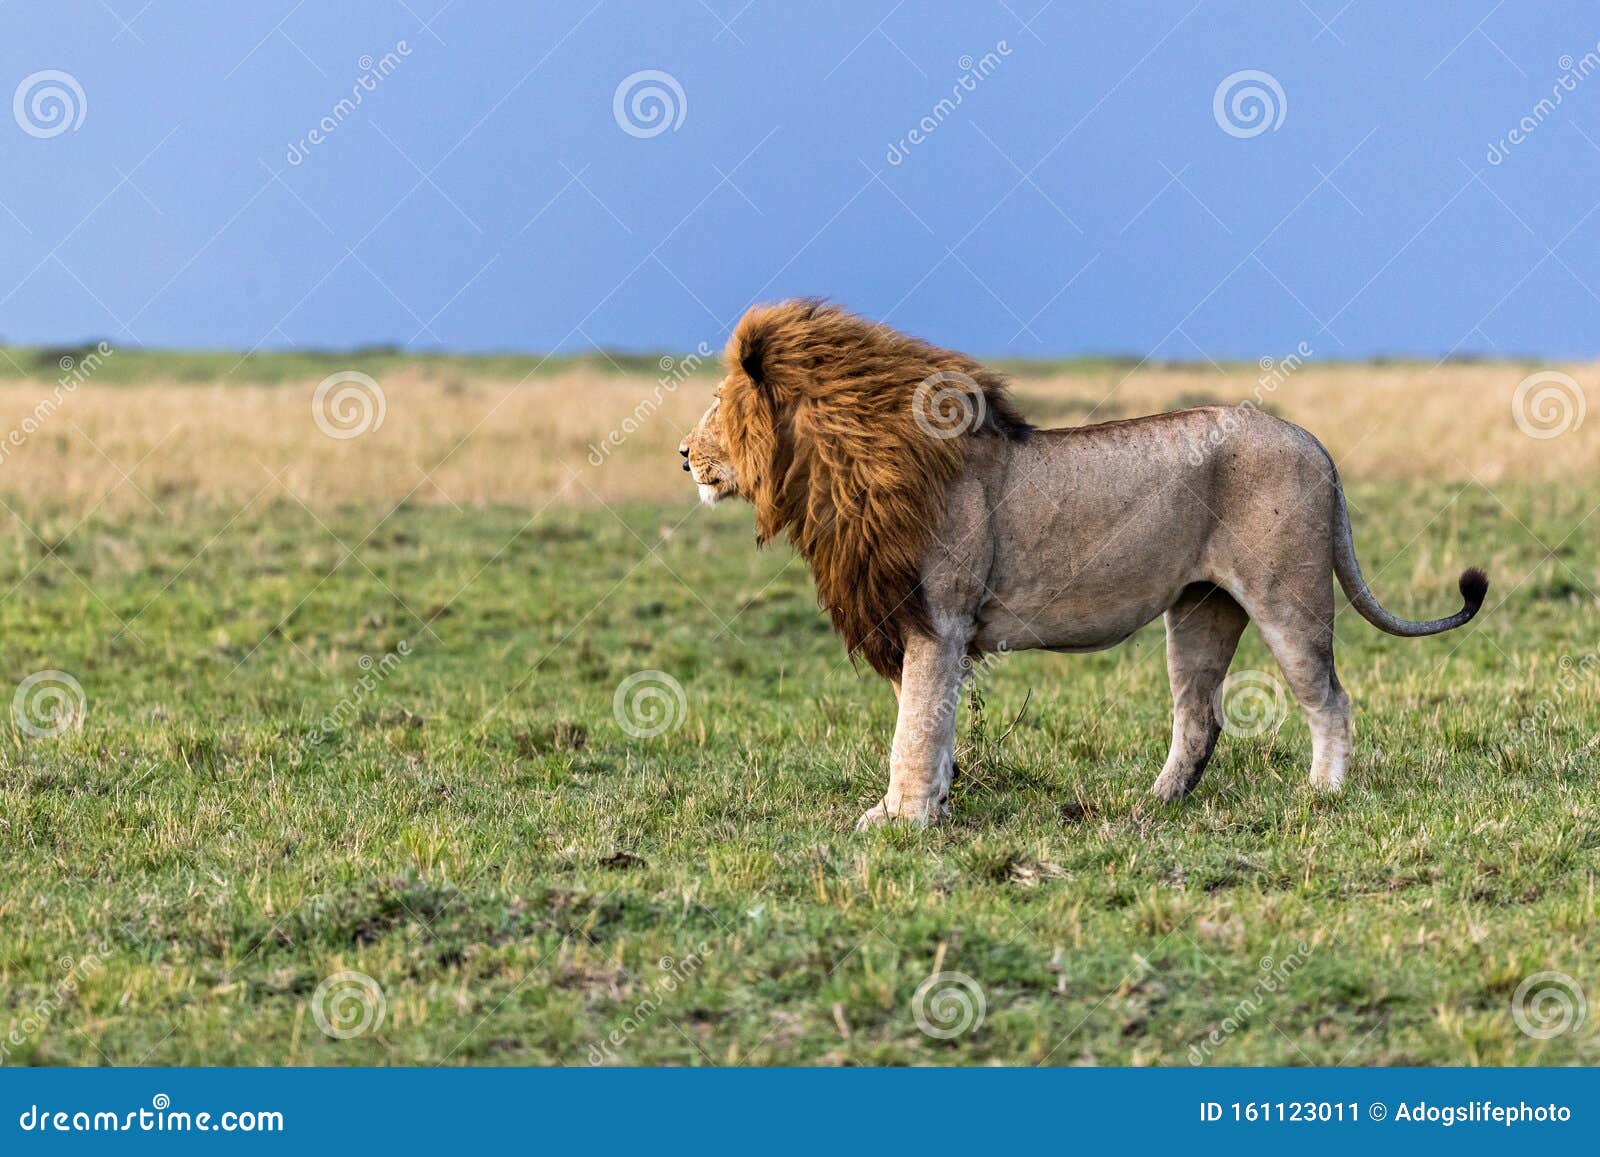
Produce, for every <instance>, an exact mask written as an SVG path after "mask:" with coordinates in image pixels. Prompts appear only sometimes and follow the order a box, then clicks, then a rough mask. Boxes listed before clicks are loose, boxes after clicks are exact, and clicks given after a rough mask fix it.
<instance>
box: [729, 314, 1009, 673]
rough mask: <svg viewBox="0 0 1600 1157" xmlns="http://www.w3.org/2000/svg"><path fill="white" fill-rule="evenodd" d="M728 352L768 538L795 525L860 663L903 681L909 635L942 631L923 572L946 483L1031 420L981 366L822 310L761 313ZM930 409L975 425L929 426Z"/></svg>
mask: <svg viewBox="0 0 1600 1157" xmlns="http://www.w3.org/2000/svg"><path fill="white" fill-rule="evenodd" d="M726 359H727V367H728V379H727V380H726V382H725V383H724V385H723V389H722V400H721V404H720V408H719V419H720V422H721V430H722V436H723V439H724V441H725V443H726V445H727V448H728V453H729V455H730V457H731V458H732V461H733V465H734V468H735V470H736V472H737V475H738V482H739V489H740V491H741V492H742V493H743V495H744V497H746V498H748V499H749V500H750V501H751V502H752V503H753V504H754V505H755V509H756V539H757V541H758V542H762V543H764V542H766V541H768V540H769V539H771V538H772V537H774V536H775V535H777V534H778V533H779V532H780V531H782V532H787V534H788V537H789V541H790V542H791V543H793V544H794V547H795V549H796V550H797V551H799V553H800V555H801V556H802V557H803V558H805V560H806V561H807V562H808V563H809V564H810V566H811V572H812V575H813V577H814V578H815V580H816V585H817V601H818V602H819V603H820V604H821V606H822V607H823V609H825V610H826V611H827V612H828V614H829V616H830V617H831V618H832V620H833V626H834V629H835V630H837V631H838V632H839V634H840V635H842V636H843V637H844V640H845V644H846V646H847V647H848V648H849V650H850V654H851V655H852V656H856V655H859V656H861V657H862V658H864V659H866V661H867V662H868V663H869V664H871V666H872V667H873V669H874V670H876V671H877V672H878V673H879V674H882V675H884V676H887V677H889V678H898V677H899V675H900V667H901V663H902V660H903V658H904V654H905V638H906V634H907V632H910V631H928V630H929V629H930V627H931V624H930V623H929V618H928V609H927V606H926V604H925V602H924V600H923V596H922V590H921V585H920V581H919V577H918V576H919V573H920V570H921V567H922V565H923V562H924V560H925V559H926V557H927V554H928V550H929V547H930V545H931V543H932V541H933V536H934V533H935V531H936V529H937V527H938V525H939V522H940V520H941V519H942V517H943V515H944V508H945V500H946V488H947V487H948V486H949V484H950V482H951V480H952V479H954V478H956V477H957V476H959V475H960V474H961V472H962V470H963V469H964V468H965V466H966V462H967V455H968V453H969V452H970V450H971V448H972V446H973V443H974V440H975V439H979V438H996V437H1001V438H1011V439H1017V440H1020V439H1024V438H1026V437H1027V436H1028V434H1029V433H1030V431H1031V430H1032V427H1031V426H1029V424H1028V423H1027V422H1026V421H1025V420H1024V419H1023V418H1022V416H1021V415H1020V414H1019V413H1018V412H1017V411H1016V410H1015V409H1014V408H1013V406H1012V404H1011V402H1010V401H1009V400H1008V398H1007V396H1006V389H1005V383H1004V381H1003V380H1002V379H1001V378H1000V377H999V376H998V375H997V374H995V373H993V372H992V371H990V370H987V369H985V368H984V367H983V366H981V365H979V364H978V363H977V362H975V361H973V360H972V359H971V358H969V357H966V356H965V355H963V354H959V353H955V352H953V351H951V350H946V349H940V348H939V347H937V346H933V345H929V344H928V343H927V342H924V341H920V340H918V339H916V338H913V337H908V336H906V335H905V334H902V333H899V332H897V331H895V330H893V329H890V328H889V327H888V326H884V325H879V324H875V323H873V322H869V321H866V320H864V319H862V318H859V317H856V316H855V315H853V314H851V313H849V312H847V311H846V310H844V309H842V308H839V307H838V306H833V305H828V304H824V303H821V302H817V301H789V302H783V303H782V304H779V305H764V306H756V307H754V308H753V309H751V310H750V311H749V312H748V313H746V314H745V315H744V317H743V318H742V319H741V320H740V322H739V324H738V326H737V327H736V328H735V329H734V332H733V336H732V337H731V338H730V339H729V341H728V348H727V353H726ZM919 390H920V392H919ZM980 394H981V397H979V396H975V395H980ZM930 404H931V405H934V406H937V407H941V408H942V410H943V411H944V413H946V414H948V413H949V412H950V411H951V410H952V409H954V410H956V411H957V412H959V411H960V410H961V408H962V407H963V406H964V407H965V412H966V414H969V415H972V416H973V418H972V420H970V421H968V422H966V423H965V424H964V425H961V426H960V427H959V428H958V432H956V433H954V434H948V433H946V432H945V431H943V430H940V429H939V427H938V426H937V425H934V426H933V428H932V430H931V431H930V426H929V422H928V420H927V418H926V417H925V418H924V420H923V421H919V420H918V413H919V407H921V408H922V412H923V413H924V415H926V411H927V407H928V406H929V405H930ZM938 420H939V417H938V415H934V421H935V422H937V421H938Z"/></svg>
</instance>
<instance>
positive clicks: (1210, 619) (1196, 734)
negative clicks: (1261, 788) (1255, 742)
mask: <svg viewBox="0 0 1600 1157" xmlns="http://www.w3.org/2000/svg"><path fill="white" fill-rule="evenodd" d="M1249 621H1250V619H1249V616H1247V615H1246V614H1245V612H1244V608H1243V607H1241V606H1240V605H1239V604H1238V603H1237V602H1235V601H1234V598H1233V596H1232V595H1230V594H1228V593H1227V592H1226V591H1224V590H1222V589H1221V588H1220V587H1215V586H1212V585H1211V584H1210V583H1195V584H1193V585H1192V586H1189V587H1186V588H1185V589H1184V592H1183V594H1182V595H1180V596H1179V598H1178V601H1177V602H1176V603H1174V604H1173V605H1172V607H1171V608H1170V609H1169V610H1168V611H1167V614H1166V624H1167V676H1168V678H1169V679H1170V680H1171V681H1172V750H1171V751H1170V752H1169V753H1168V755H1167V763H1166V766H1165V767H1163V768H1162V769H1161V775H1160V777H1159V778H1157V780H1156V785H1155V793H1156V794H1157V795H1158V796H1160V797H1161V798H1162V799H1164V800H1175V799H1181V798H1182V797H1183V796H1185V795H1188V794H1189V792H1191V791H1193V790H1194V787H1195V785H1196V784H1197V783H1199V782H1200V776H1201V775H1202V774H1204V772H1205V770H1206V764H1207V763H1209V762H1210V761H1211V753H1212V751H1213V750H1214V749H1215V748H1216V746H1217V736H1218V735H1219V734H1220V733H1221V731H1222V725H1221V723H1220V721H1219V720H1218V718H1217V714H1216V710H1215V707H1214V705H1213V702H1212V701H1213V699H1214V698H1215V696H1216V693H1217V688H1219V687H1220V686H1222V680H1223V679H1224V678H1225V677H1226V676H1227V674H1228V664H1229V663H1230V662H1232V660H1233V652H1234V649H1235V648H1236V647H1238V645H1239V636H1240V635H1241V634H1243V633H1244V628H1245V624H1246V623H1248V622H1249Z"/></svg>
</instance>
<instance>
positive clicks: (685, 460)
mask: <svg viewBox="0 0 1600 1157" xmlns="http://www.w3.org/2000/svg"><path fill="white" fill-rule="evenodd" d="M678 453H680V454H682V455H683V472H684V473H685V474H687V473H688V472H689V447H687V446H679V447H678Z"/></svg>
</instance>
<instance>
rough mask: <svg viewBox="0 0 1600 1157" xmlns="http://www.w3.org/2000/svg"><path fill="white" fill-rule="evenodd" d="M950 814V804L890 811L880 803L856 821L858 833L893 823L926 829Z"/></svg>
mask: <svg viewBox="0 0 1600 1157" xmlns="http://www.w3.org/2000/svg"><path fill="white" fill-rule="evenodd" d="M949 814H950V805H949V803H948V802H940V803H939V804H936V805H933V806H931V807H926V808H906V809H903V810H901V811H890V810H889V809H888V807H887V806H886V805H884V804H881V803H880V804H878V806H877V807H875V808H873V809H872V810H871V811H869V812H867V813H866V815H864V816H862V817H861V818H860V819H858V820H857V821H856V831H858V832H867V831H871V830H872V829H873V828H881V827H885V826H887V825H889V824H893V823H904V824H909V825H910V826H911V827H914V828H925V827H927V826H928V825H929V824H931V823H934V822H935V821H937V820H941V819H944V818H945V817H946V816H948V815H949Z"/></svg>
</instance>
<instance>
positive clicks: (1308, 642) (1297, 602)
mask: <svg viewBox="0 0 1600 1157" xmlns="http://www.w3.org/2000/svg"><path fill="white" fill-rule="evenodd" d="M1324 600H1325V601H1326V606H1325V607H1324V606H1323V603H1324ZM1312 601H1313V602H1315V603H1316V604H1317V605H1316V606H1315V608H1313V609H1308V608H1307V607H1306V605H1305V599H1304V598H1295V599H1291V600H1289V602H1288V603H1287V604H1280V605H1279V606H1277V607H1276V608H1274V609H1273V610H1272V612H1271V613H1270V614H1258V615H1256V616H1255V623H1256V629H1257V630H1259V631H1260V632H1261V637H1262V638H1263V639H1265V640H1266V642H1267V646H1268V648H1270V649H1271V651H1272V657H1273V658H1274V659H1276V660H1277V661H1278V666H1279V667H1280V668H1282V670H1283V675H1284V678H1285V679H1286V680H1287V681H1288V684H1289V690H1290V691H1292V692H1293V693H1294V697H1295V700H1296V701H1297V702H1298V703H1299V704H1300V708H1301V710H1303V711H1304V712H1305V714H1306V723H1307V725H1308V726H1309V727H1310V729H1311V786H1312V787H1314V788H1318V789H1320V790H1322V791H1338V790H1339V788H1340V787H1341V786H1342V785H1343V784H1344V777H1345V771H1346V769H1347V767H1348V765H1349V762H1350V747H1351V743H1352V737H1353V730H1352V728H1351V723H1350V696H1348V695H1346V694H1345V691H1344V688H1343V687H1342V686H1341V685H1340V683H1339V675H1338V673H1337V672H1336V671H1335V670H1334V666H1333V589H1332V585H1331V581H1330V583H1329V585H1328V587H1327V589H1326V590H1324V589H1322V588H1321V587H1320V586H1319V587H1318V588H1317V589H1316V591H1315V592H1313V597H1312ZM1313 610H1314V612H1315V613H1313Z"/></svg>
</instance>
